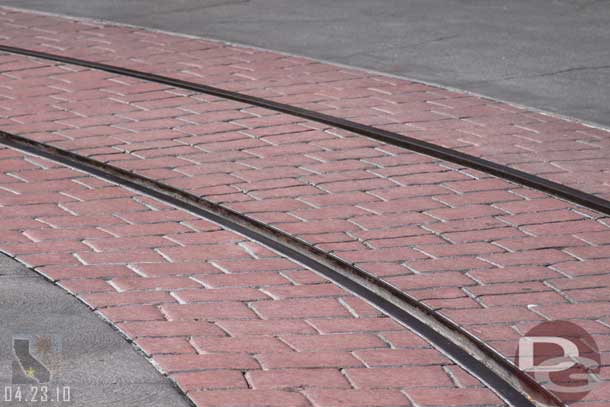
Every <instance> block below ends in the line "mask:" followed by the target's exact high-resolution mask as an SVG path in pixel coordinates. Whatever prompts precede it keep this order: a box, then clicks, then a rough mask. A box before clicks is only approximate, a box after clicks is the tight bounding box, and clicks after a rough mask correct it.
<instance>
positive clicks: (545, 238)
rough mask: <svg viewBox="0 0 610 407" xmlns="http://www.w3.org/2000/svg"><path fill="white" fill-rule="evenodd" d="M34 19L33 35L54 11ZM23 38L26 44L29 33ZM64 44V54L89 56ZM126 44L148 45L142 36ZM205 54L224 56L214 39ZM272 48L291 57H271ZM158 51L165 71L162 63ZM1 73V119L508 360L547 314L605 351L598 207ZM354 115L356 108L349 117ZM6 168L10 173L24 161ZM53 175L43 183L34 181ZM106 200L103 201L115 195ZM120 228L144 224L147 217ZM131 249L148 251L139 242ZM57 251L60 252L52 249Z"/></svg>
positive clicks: (4, 62) (222, 104)
mask: <svg viewBox="0 0 610 407" xmlns="http://www.w3.org/2000/svg"><path fill="white" fill-rule="evenodd" d="M18 15H19V16H22V14H18ZM11 16H13V15H12V14H11ZM13 17H14V16H13ZM29 18H32V19H33V21H37V22H40V19H43V18H42V17H32V16H29ZM44 18H47V17H44ZM43 20H44V19H43ZM44 21H47V22H48V25H47V26H43V27H42V29H44V30H46V29H48V28H49V27H52V26H53V24H56V21H58V20H55V19H49V20H44ZM67 26H70V27H72V28H73V30H72V31H67V29H66V27H67ZM78 27H80V28H78ZM62 28H63V29H64V31H63V32H64V34H63V35H65V36H66V38H62V44H64V42H63V41H64V40H65V41H66V42H67V43H68V44H70V41H71V40H72V39H73V38H74V36H75V35H77V34H75V33H76V32H77V33H78V38H79V41H84V42H87V41H88V39H87V38H88V37H87V35H85V34H84V33H83V32H82V30H83V27H82V24H81V23H64V24H63V26H62ZM16 29H17V28H16ZM79 30H80V31H79ZM99 30H109V31H111V32H112V33H113V34H111V33H108V36H109V38H110V37H112V36H113V35H117V36H118V35H123V34H122V33H124V31H125V30H127V29H125V28H123V27H112V26H110V27H102V28H100V27H99V26H97V25H93V26H89V28H88V29H86V30H85V32H86V33H87V34H90V31H93V32H97V33H98V34H100V33H99ZM114 30H116V33H115V31H114ZM128 31H130V32H132V34H125V35H139V36H141V37H143V38H146V41H150V40H151V38H157V37H156V36H161V35H163V36H166V35H165V34H150V36H149V33H146V32H143V31H139V30H133V29H129V30H128ZM104 33H105V31H104ZM30 37H31V35H30V36H29V37H28V38H26V39H25V40H27V41H33V40H32V38H30ZM100 38H101V37H100ZM103 38H105V39H104V41H105V40H106V37H103ZM163 38H165V37H163ZM168 38H170V37H169V36H168ZM171 38H174V39H175V40H174V43H172V46H173V45H176V43H175V42H176V41H179V45H180V46H185V45H184V44H185V43H186V44H191V46H194V45H193V44H194V43H193V41H195V40H185V39H184V38H180V37H171ZM176 38H179V40H178V39H176ZM25 40H24V41H25ZM197 41H199V40H197ZM77 43H79V42H78V41H77ZM201 44H207V45H205V47H207V46H208V45H209V43H208V42H201V41H200V46H203V45H201ZM13 45H15V44H13ZM18 45H23V44H18ZM81 46H82V44H81ZM131 46H133V45H130V47H131ZM151 47H152V46H151ZM75 49H76V50H78V47H77V46H75V47H74V48H73V49H72V48H71V49H70V52H69V53H70V55H72V56H79V57H84V56H87V55H81V54H78V53H77V52H73V51H74V50H75ZM134 49H138V51H141V53H143V54H146V52H145V51H146V49H145V48H144V47H140V48H137V47H134V48H132V49H131V50H132V51H133V50H134ZM47 50H48V49H47ZM81 50H82V49H81ZM210 50H211V51H210V52H212V51H213V52H220V51H221V50H222V51H223V52H227V53H228V54H230V51H233V52H237V51H235V49H233V48H228V47H222V48H220V47H219V45H218V44H216V43H214V46H213V47H212V48H210ZM148 51H150V50H148ZM117 52H118V51H117ZM121 52H127V50H126V49H122V50H121ZM240 52H244V53H245V51H243V50H241V51H240ZM259 52H260V51H251V52H250V53H249V54H248V53H246V55H250V56H251V55H258V56H260V54H259ZM206 53H207V51H206ZM119 55H120V53H119ZM162 55H163V56H167V55H166V54H162ZM90 56H91V55H89V56H87V57H90ZM182 56H183V55H182V54H180V53H177V54H176V57H182ZM106 57H107V55H106ZM139 57H142V58H144V57H146V55H144V56H139ZM219 58H220V59H222V58H224V57H219ZM269 58H271V57H269ZM284 59H288V61H290V60H291V59H290V58H285V57H282V58H275V59H273V58H272V59H271V61H276V60H277V61H276V62H278V63H279V61H283V60H284ZM170 61H173V64H174V69H175V64H176V61H175V60H170ZM303 61H304V60H303ZM115 62H116V61H115ZM132 62H133V61H132ZM305 62H307V64H306V65H307V66H309V65H312V64H314V63H312V62H311V61H305ZM305 62H303V64H305ZM272 65H273V64H272ZM317 65H320V64H317ZM222 66H225V67H226V65H222ZM261 66H264V64H261ZM289 66H293V65H289ZM324 66H326V65H324ZM11 67H12V68H11ZM149 68H150V67H149ZM155 68H158V69H161V70H162V69H163V66H160V67H155ZM208 68H209V66H208ZM331 68H332V67H331ZM260 69H262V68H260ZM276 70H277V67H276V68H275V69H274V67H273V66H271V67H269V71H270V72H275V71H276ZM280 70H282V71H284V70H285V71H288V69H280ZM0 71H4V72H5V73H4V74H3V75H1V76H0V86H1V87H2V88H0V89H1V90H0V93H1V94H2V95H3V96H4V98H5V100H4V101H0V108H2V109H3V110H4V112H5V113H3V116H2V119H1V120H2V121H1V123H0V125H1V128H2V129H3V130H6V131H10V132H14V133H18V134H21V135H26V136H28V137H31V138H34V139H37V140H41V141H45V142H50V143H52V144H54V145H56V146H59V147H62V148H66V149H69V150H71V151H76V152H78V153H80V154H83V155H87V156H90V157H93V158H96V159H99V160H101V161H108V162H112V164H113V165H117V166H120V167H123V168H128V169H132V170H134V171H136V172H138V173H140V174H142V175H146V176H149V177H152V178H155V179H159V180H163V181H164V182H166V183H168V184H171V185H174V186H177V187H180V188H183V189H185V190H188V191H190V192H194V193H197V194H199V195H202V196H205V197H206V198H208V199H210V200H212V201H215V202H219V203H222V204H223V205H226V206H227V207H230V208H233V209H236V210H239V211H241V212H243V213H245V214H247V215H248V216H251V217H253V218H255V219H259V220H263V221H265V222H268V223H270V224H272V225H274V226H275V227H277V228H278V229H281V230H283V231H285V232H287V233H290V234H293V235H295V236H298V237H300V238H302V239H303V240H305V241H307V242H310V243H311V244H316V245H318V246H319V247H321V248H323V249H325V250H327V251H329V252H332V253H333V254H335V255H337V256H339V257H341V258H344V259H346V260H348V261H351V262H354V263H355V264H357V265H358V266H359V267H361V268H363V269H365V270H367V271H369V272H371V273H374V274H376V275H378V276H380V277H382V278H384V279H385V280H386V281H388V282H391V283H393V284H395V285H396V286H398V287H400V288H401V289H403V290H405V291H406V292H408V293H410V294H411V295H413V296H415V297H416V298H418V299H420V300H422V301H424V302H426V303H427V304H429V305H431V306H433V307H435V308H437V309H439V311H441V312H443V313H444V314H445V315H447V316H449V317H450V318H451V319H453V320H454V321H456V322H458V323H460V324H461V325H462V326H464V327H465V328H466V329H468V330H469V331H471V332H473V333H474V334H475V335H477V336H478V337H479V338H481V339H482V340H484V341H485V342H486V343H488V344H490V345H491V346H493V347H495V348H496V349H497V350H499V351H500V352H501V353H503V354H504V355H505V356H507V357H511V356H512V353H513V352H514V347H515V342H516V340H517V338H518V336H519V334H522V333H523V332H525V331H526V330H527V329H528V328H530V327H531V326H532V324H535V323H536V322H538V321H541V320H544V319H556V318H562V319H573V320H575V322H577V323H579V324H580V325H581V326H583V327H585V328H586V329H588V330H589V331H590V332H591V333H593V334H594V335H596V339H597V340H598V342H599V343H600V344H601V347H602V349H603V350H604V351H605V352H607V351H608V350H609V349H610V345H609V343H610V336H609V333H610V332H609V330H610V327H609V325H610V306H608V302H607V298H608V289H609V287H610V277H609V274H608V271H610V270H609V269H610V260H609V257H610V248H609V246H610V237H609V236H610V220H609V219H608V218H607V217H604V216H600V215H599V214H596V213H594V212H592V211H589V210H585V209H582V208H580V207H578V206H576V205H573V204H570V203H567V202H564V201H562V200H559V199H555V198H552V197H549V196H547V195H545V194H542V193H540V192H537V191H533V190H531V189H527V188H523V187H520V186H517V185H514V184H511V183H509V182H506V181H503V180H499V179H496V178H494V177H490V176H487V175H485V174H481V173H479V172H477V171H472V170H468V169H464V168H461V167H458V166H455V165H452V164H447V163H444V162H442V161H439V160H435V159H432V158H429V157H426V156H422V155H418V154H414V153H409V152H406V151H404V150H401V149H398V148H395V147H390V146H386V145H383V144H382V143H378V142H375V141H371V140H368V139H365V138H362V137H358V136H355V135H352V134H349V133H347V132H344V131H338V130H336V129H332V128H328V127H327V126H321V125H319V124H316V123H311V122H307V121H305V120H301V119H296V118H293V117H290V116H287V115H280V114H275V113H274V112H270V111H266V110H264V109H260V108H253V107H250V106H246V105H241V104H238V103H235V102H227V101H223V100H219V99H217V98H212V97H209V96H205V95H193V94H191V93H189V92H185V91H180V90H176V89H171V88H168V87H166V86H159V85H154V84H148V83H142V82H140V81H136V80H133V79H129V78H120V77H116V76H113V75H110V74H105V73H99V72H91V71H88V70H84V69H81V68H75V67H66V66H61V65H56V64H49V63H47V62H44V61H35V60H32V59H28V58H24V57H17V56H12V55H10V56H7V55H2V56H0ZM213 71H214V70H213V69H211V68H210V69H208V70H207V71H206V72H213ZM324 72H326V71H323V72H321V74H320V76H321V77H322V78H323V77H324ZM341 72H343V70H342V71H341ZM360 74H362V73H360ZM211 75H212V74H211ZM363 75H364V74H363ZM212 76H214V75H212ZM191 79H192V77H191ZM204 79H205V82H206V83H210V82H208V81H207V79H208V78H207V77H206V78H203V79H201V80H202V81H204ZM225 79H226V80H229V79H227V78H225ZM233 79H235V78H233ZM413 86H414V85H413ZM417 86H420V85H417ZM225 87H227V86H225ZM418 92H423V93H429V91H418ZM443 92H444V91H443ZM409 93H417V92H409ZM460 97H461V98H465V99H470V98H467V97H464V96H463V95H461V96H460ZM456 98H457V96H456ZM295 100H297V98H296V97H295ZM349 100H351V99H349ZM366 100H368V99H366V97H365V96H364V97H363V98H356V99H354V100H353V102H354V103H356V101H358V102H363V104H366ZM486 103H487V102H486ZM410 104H411V103H410V102H409V101H408V100H407V101H405V103H404V105H405V107H408V106H409V105H410ZM356 105H357V104H356ZM308 107H311V106H308ZM528 115H530V116H531V114H528ZM366 117H367V116H366V114H365V113H363V112H360V116H359V118H365V119H366ZM552 120H556V119H552ZM562 123H567V122H562ZM568 125H569V126H575V125H574V124H573V123H568ZM494 128H495V127H494ZM445 130H447V129H444V130H443V134H449V133H451V132H450V131H445ZM580 131H582V129H581V130H577V131H574V132H575V133H576V132H580ZM547 145H548V144H547ZM506 151H508V149H507V150H506ZM606 156H607V155H606ZM5 164H6V163H5ZM11 165H12V164H11ZM14 165H16V166H17V168H15V169H14V170H18V169H19V165H23V164H21V163H20V162H19V161H16V162H15V164H14ZM606 168H608V166H606ZM45 174H46V171H45V172H42V171H39V175H38V176H42V177H44V176H45ZM62 185H64V182H63V181H57V180H52V181H47V182H45V189H49V188H50V190H51V191H53V190H54V189H55V188H61V187H62ZM110 204H111V205H110V207H108V209H107V210H113V208H114V209H118V208H121V207H122V206H123V205H125V202H123V201H121V202H117V203H110ZM75 205H76V204H75ZM112 205H118V206H116V207H113V206H112ZM87 206H88V205H86V204H84V205H76V207H77V208H79V209H80V207H85V208H86V207H87ZM89 208H91V209H90V210H93V209H92V208H94V207H92V206H89ZM14 210H17V209H16V208H15V209H14ZM40 210H42V211H45V210H49V211H52V210H53V209H52V208H51V207H47V206H42V207H41V208H40ZM85 210H86V209H85ZM148 216H153V217H156V216H158V214H154V215H148ZM145 218H147V217H145ZM91 219H93V220H92V221H91V222H95V219H96V218H91ZM148 219H150V217H148ZM174 226H175V225H174ZM174 226H170V225H168V226H167V227H168V232H167V233H176V232H175V231H172V230H171V228H172V227H174ZM164 227H165V226H164ZM127 229H137V230H138V232H137V233H143V234H144V235H145V234H146V233H150V230H151V229H152V228H150V227H141V226H138V227H137V228H127ZM193 239H195V240H192V241H185V242H180V243H181V244H186V245H191V244H200V243H201V241H197V239H201V237H193ZM114 243H118V244H119V245H120V244H121V242H114ZM59 247H60V248H61V245H60V246H59ZM49 250H53V251H55V249H54V248H49ZM190 252H191V251H190V250H188V249H182V248H180V247H177V248H173V249H172V250H170V253H171V254H170V256H173V257H172V258H175V259H176V260H182V259H184V258H187V257H189V256H191V255H192V253H190ZM136 254H137V256H143V257H145V258H149V259H152V258H154V257H155V254H154V253H151V252H150V251H147V250H144V249H138V250H137V252H136ZM201 255H203V256H205V255H206V254H205V253H202V254H201ZM55 256H56V257H57V261H59V262H61V261H63V260H64V256H62V255H61V252H59V251H58V252H57V254H56V255H55ZM113 256H114V255H100V256H94V257H99V258H101V259H102V260H104V261H108V260H110V259H112V258H113ZM124 256H131V254H129V255H128V254H125V255H124ZM123 260H124V261H131V260H132V259H129V258H128V257H126V258H125V259H123ZM147 295H150V294H147ZM155 295H157V294H155ZM144 298H145V301H147V300H149V299H146V296H144ZM272 308H273V307H272ZM325 309H326V308H325ZM600 389H601V390H598V393H597V394H596V395H593V396H591V398H590V400H595V399H599V400H607V399H610V397H607V394H604V392H606V393H607V392H608V386H604V387H601V388H600Z"/></svg>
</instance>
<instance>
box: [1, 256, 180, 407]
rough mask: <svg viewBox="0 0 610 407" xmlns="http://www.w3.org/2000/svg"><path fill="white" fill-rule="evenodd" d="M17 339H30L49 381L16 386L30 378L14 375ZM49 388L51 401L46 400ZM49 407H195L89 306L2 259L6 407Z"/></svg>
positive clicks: (3, 400) (20, 372) (3, 394)
mask: <svg viewBox="0 0 610 407" xmlns="http://www.w3.org/2000/svg"><path fill="white" fill-rule="evenodd" d="M15 338H25V339H27V340H29V342H30V346H29V349H30V351H31V354H32V356H33V357H34V358H36V360H38V361H40V362H41V363H42V364H43V365H44V366H46V368H47V369H48V370H49V371H50V373H51V380H50V381H49V382H47V383H38V382H36V381H33V382H32V381H31V380H30V382H28V383H24V382H23V381H19V380H17V382H18V383H14V382H15V378H16V377H17V378H19V376H21V379H23V369H19V368H17V373H18V374H17V375H16V374H14V373H13V372H14V368H13V364H14V363H15V362H16V361H17V355H16V352H15V350H14V347H13V341H14V339H15ZM39 370H41V369H39ZM43 387H46V388H47V396H48V398H47V401H45V400H43V399H42V397H43V392H44V390H42V388H43ZM18 388H19V389H20V390H21V395H20V396H17V394H18V393H17V389H18ZM32 389H34V390H32ZM57 389H59V398H60V400H61V402H58V401H57ZM66 389H69V390H66ZM66 392H68V393H69V395H70V400H69V401H66V399H65V398H64V397H67V394H68V393H66ZM18 397H20V400H19V399H18ZM32 397H36V400H37V401H35V402H34V401H32ZM26 400H27V401H26ZM41 405H44V406H70V407H81V406H82V407H98V406H99V407H101V406H121V407H144V406H146V407H148V406H164V407H187V406H190V404H189V402H187V401H186V399H185V398H184V397H183V396H182V395H181V393H180V392H178V390H176V389H175V388H174V387H173V386H172V385H171V384H170V382H169V380H167V379H166V378H165V377H163V376H162V375H161V374H160V373H159V372H157V371H156V370H155V369H154V367H153V366H152V365H151V364H150V363H149V362H148V361H146V360H145V358H144V357H143V356H142V355H140V354H139V353H138V352H137V351H136V350H135V349H134V348H133V347H132V346H131V345H129V344H128V343H127V341H126V340H125V339H123V338H122V337H121V336H120V335H119V334H118V333H117V332H116V331H114V330H113V329H112V328H111V327H110V326H109V325H108V324H106V323H105V322H103V321H102V320H101V319H100V318H98V317H97V316H95V315H94V314H93V312H91V311H90V310H89V309H88V308H87V307H86V306H85V305H83V304H82V303H80V302H79V301H78V300H76V299H75V298H74V297H72V296H70V295H68V294H67V293H66V292H65V291H64V290H62V289H60V288H59V287H56V286H54V285H53V284H51V283H49V282H48V281H47V280H45V279H43V278H42V277H40V276H39V275H37V274H35V273H34V272H32V271H30V270H28V269H27V268H25V267H23V266H21V265H20V264H19V263H17V262H15V261H14V260H12V259H11V258H9V257H6V256H4V255H2V254H0V406H19V407H23V406H41Z"/></svg>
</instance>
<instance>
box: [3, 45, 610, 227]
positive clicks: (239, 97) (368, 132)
mask: <svg viewBox="0 0 610 407" xmlns="http://www.w3.org/2000/svg"><path fill="white" fill-rule="evenodd" d="M0 51H4V52H8V53H12V54H19V55H26V56H30V57H34V58H41V59H46V60H50V61H56V62H61V63H65V64H71V65H78V66H82V67H86V68H91V69H96V70H100V71H105V72H109V73H114V74H117V75H124V76H129V77H132V78H138V79H142V80H145V81H150V82H156V83H160V84H164V85H168V86H173V87H176V88H181V89H186V90H191V91H195V92H200V93H205V94H208V95H213V96H218V97H221V98H225V99H230V100H234V101H237V102H242V103H246V104H250V105H254V106H259V107H263V108H266V109H269V110H274V111H277V112H282V113H286V114H289V115H292V116H296V117H301V118H304V119H308V120H312V121H315V122H318V123H324V124H328V125H330V126H333V127H337V128H340V129H343V130H348V131H351V132H353V133H356V134H360V135H362V136H365V137H369V138H372V139H375V140H379V141H382V142H385V143H387V144H390V145H393V146H397V147H401V148H404V149H407V150H410V151H415V152H418V153H422V154H426V155H429V156H431V157H435V158H439V159H441V160H445V161H449V162H452V163H455V164H459V165H463V166H465V167H468V168H473V169H476V170H479V171H482V172H485V173H488V174H491V175H494V176H496V177H499V178H503V179H506V180H509V181H512V182H516V183H518V184H521V185H525V186H528V187H530V188H534V189H537V190H539V191H543V192H546V193H548V194H551V195H554V196H557V197H559V198H563V199H566V200H569V201H571V202H574V203H577V204H579V205H582V206H585V207H587V208H589V209H593V210H595V211H598V212H601V213H604V214H606V215H610V201H608V200H605V199H603V198H600V197H598V196H595V195H592V194H589V193H586V192H584V191H580V190H578V189H575V188H571V187H569V186H566V185H563V184H559V183H557V182H553V181H550V180H547V179H545V178H541V177H538V176H536V175H532V174H528V173H527V172H524V171H520V170H517V169H514V168H511V167H508V166H506V165H502V164H498V163H494V162H492V161H489V160H485V159H482V158H479V157H475V156H473V155H470V154H465V153H462V152H459V151H456V150H453V149H450V148H446V147H441V146H439V145H436V144H433V143H429V142H426V141H422V140H417V139H415V138H413V137H409V136H405V135H402V134H398V133H394V132H391V131H387V130H383V129H379V128H376V127H372V126H367V125H364V124H361V123H356V122H354V121H351V120H347V119H342V118H339V117H334V116H331V115H327V114H324V113H319V112H315V111H312V110H307V109H302V108H300V107H296V106H291V105H287V104H284V103H277V102H274V101H272V100H268V99H263V98H259V97H256V96H250V95H246V94H243V93H239V92H233V91H229V90H225V89H221V88H217V87H213V86H209V85H203V84H199V83H195V82H189V81H184V80H181V79H175V78H171V77H167V76H162V75H157V74H153V73H148V72H142V71H137V70H134V69H129V68H122V67H119V66H114V65H108V64H104V63H99V62H92V61H86V60H83V59H78V58H72V57H67V56H63V55H57V54H50V53H46V52H41V51H35V50H29V49H25V48H18V47H11V46H8V45H1V44H0Z"/></svg>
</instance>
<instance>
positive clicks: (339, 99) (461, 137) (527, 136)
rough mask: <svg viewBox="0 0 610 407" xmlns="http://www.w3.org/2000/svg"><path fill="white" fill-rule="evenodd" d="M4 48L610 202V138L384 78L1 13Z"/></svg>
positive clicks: (142, 33) (249, 51) (162, 36)
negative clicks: (311, 113) (411, 143)
mask: <svg viewBox="0 0 610 407" xmlns="http://www.w3.org/2000/svg"><path fill="white" fill-rule="evenodd" d="M0 24H1V25H2V33H0V41H2V43H4V44H8V45H13V46H21V47H25V48H31V49H36V50H41V51H46V52H52V53H59V54H64V55H68V56H72V57H78V58H83V59H88V60H93V61H98V62H106V63H111V64H115V65H119V66H123V67H128V68H134V69H141V70H144V71H148V72H154V73H159V74H164V75H169V76H172V77H176V78H181V79H185V80H191V81H196V82H201V83H205V84H208V85H212V86H218V87H221V88H226V89H230V90H236V91H239V92H243V93H246V94H249V95H254V96H261V97H265V98H269V99H272V100H275V101H277V102H282V103H289V104H292V105H297V106H301V107H304V108H308V109H311V110H315V111H319V112H324V113H328V114H332V115H335V116H339V117H344V118H349V119H351V120H354V121H357V122H360V123H364V124H370V125H375V126H377V127H380V128H383V129H387V130H391V131H395V132H398V133H401V134H406V135H408V136H411V137H415V138H418V139H422V140H426V141H431V142H434V143H437V144H440V145H443V146H445V147H450V148H455V149H457V150H460V151H463V152H466V153H469V154H472V155H475V156H479V157H483V158H486V159H489V160H491V161H494V162H498V163H502V164H506V165H509V166H511V167H514V168H517V169H520V170H523V171H527V172H529V173H532V174H536V175H539V176H542V177H544V178H548V179H551V180H553V181H556V182H559V183H563V184H565V185H569V186H572V187H574V188H577V189H580V190H584V191H586V192H590V193H594V194H597V195H599V196H601V197H605V198H606V199H610V134H609V133H608V131H606V130H602V129H597V128H592V127H588V126H585V125H582V124H579V123H575V122H570V121H566V120H563V119H561V118H557V117H553V116H550V115H544V114H540V113H535V112H531V111H528V110H527V109H526V108H522V107H516V106H512V105H507V104H505V103H500V102H495V101H491V100H486V99H482V98H480V97H476V96H470V95H467V94H464V93H460V92H454V91H448V90H445V89H440V88H436V87H432V86H428V85H423V84H419V83H414V82H411V81H407V80H402V79H397V78H393V77H389V76H384V75H381V74H375V73H368V72H365V71H362V70H356V69H350V68H346V67H341V66H335V65H332V64H328V63H321V62H319V61H315V60H311V59H307V58H302V57H295V56H287V55H284V54H280V53H274V52H270V51H265V50H259V49H253V48H248V47H241V46H235V45H229V44H224V43H221V42H217V41H211V40H202V39H195V38H189V37H185V36H178V35H174V34H167V33H159V32H152V31H147V30H144V29H140V28H132V27H125V26H119V25H112V24H104V23H99V22H94V21H89V20H88V21H85V22H83V21H77V20H73V19H66V18H61V17H51V16H46V15H39V14H35V13H31V12H23V11H14V10H9V9H0Z"/></svg>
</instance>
